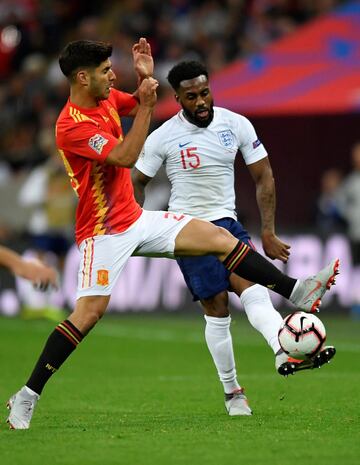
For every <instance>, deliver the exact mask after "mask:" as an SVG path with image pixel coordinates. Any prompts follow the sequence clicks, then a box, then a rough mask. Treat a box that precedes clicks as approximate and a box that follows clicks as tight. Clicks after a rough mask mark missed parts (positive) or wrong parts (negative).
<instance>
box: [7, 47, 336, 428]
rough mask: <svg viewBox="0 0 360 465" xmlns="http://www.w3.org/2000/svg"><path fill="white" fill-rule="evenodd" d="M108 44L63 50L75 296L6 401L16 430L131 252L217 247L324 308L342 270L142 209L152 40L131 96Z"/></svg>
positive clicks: (99, 309) (25, 423)
mask: <svg viewBox="0 0 360 465" xmlns="http://www.w3.org/2000/svg"><path fill="white" fill-rule="evenodd" d="M111 52H112V47H111V45H109V44H105V43H102V42H96V41H85V40H79V41H75V42H70V43H69V44H68V45H67V46H66V47H65V48H64V50H63V51H62V53H61V55H60V59H59V64H60V68H61V70H62V72H63V73H64V74H65V76H66V77H67V78H68V80H69V83H70V97H69V101H68V103H67V104H66V105H65V107H64V109H63V110H62V112H61V114H60V116H59V119H58V121H57V125H56V141H57V146H58V149H59V151H60V154H61V156H62V158H63V160H64V164H65V167H66V170H67V172H68V173H69V176H70V179H71V183H72V186H73V188H74V190H75V192H76V193H77V195H78V197H79V204H78V208H77V213H76V240H77V243H78V245H79V248H80V252H81V263H80V269H79V274H78V288H77V301H76V305H75V309H74V311H73V312H72V313H71V315H70V316H69V318H68V319H67V320H65V321H63V322H62V323H60V324H59V325H58V326H57V327H56V328H55V330H54V331H53V332H52V333H51V334H50V336H49V338H48V340H47V342H46V344H45V347H44V349H43V351H42V353H41V355H40V357H39V359H38V361H37V363H36V365H35V367H34V370H33V372H32V374H31V375H30V378H29V379H28V381H27V382H26V384H25V386H23V387H22V388H21V389H20V391H18V392H17V393H16V394H14V395H13V396H12V397H11V398H10V399H9V402H8V407H9V409H10V415H9V417H8V423H9V425H10V427H11V428H14V429H27V428H29V426H30V421H31V418H32V414H33V411H34V407H35V405H36V402H37V401H38V399H39V397H40V394H41V393H42V390H43V388H44V386H45V384H46V382H47V381H48V380H49V378H50V377H51V375H52V374H54V373H55V372H56V371H57V370H58V369H59V368H60V366H61V365H62V364H63V363H64V361H65V360H66V359H67V358H68V357H69V355H70V354H71V353H72V352H73V350H74V349H75V348H76V346H77V345H78V344H79V343H80V342H81V340H82V339H83V338H84V337H85V336H86V335H87V333H88V332H89V331H90V330H91V328H92V327H93V326H94V325H95V324H96V323H97V322H98V320H99V319H100V318H101V317H102V316H103V314H104V313H105V311H106V308H107V305H108V302H109V300H110V295H111V291H112V288H113V286H114V284H115V282H116V280H117V278H118V276H119V274H120V273H121V271H122V269H123V267H124V265H125V263H126V261H127V260H128V258H129V257H130V256H131V255H132V254H137V255H157V256H163V257H172V258H174V256H175V255H177V256H189V255H191V256H199V255H207V254H213V255H216V256H217V257H218V258H219V259H220V260H221V261H222V262H223V263H224V266H225V267H227V268H228V269H229V270H230V271H231V272H233V273H236V274H238V275H241V276H242V277H244V278H246V279H248V280H249V281H252V282H257V283H259V284H262V285H264V286H268V287H270V288H271V289H273V290H274V291H275V292H278V293H280V294H281V295H283V296H284V297H286V298H289V299H290V300H291V302H293V303H294V304H295V305H297V307H298V308H301V309H303V310H307V311H314V310H315V309H316V308H317V307H318V306H319V303H320V298H321V297H322V295H323V294H324V293H325V291H326V289H327V288H329V287H330V285H331V284H333V281H334V278H335V274H336V273H337V270H338V261H337V260H334V261H333V262H332V263H331V264H330V265H329V266H328V267H326V268H325V269H324V270H322V271H320V272H319V273H318V274H317V275H316V276H314V277H312V278H308V279H307V280H304V281H299V280H296V279H293V278H290V277H289V276H286V275H284V274H283V273H281V272H280V271H279V270H278V269H277V268H276V267H275V266H274V265H272V264H271V263H270V262H268V261H267V260H266V259H265V258H264V257H262V256H261V255H259V254H258V253H257V252H255V251H253V250H252V249H250V247H249V246H247V245H246V244H244V243H243V242H241V241H239V240H238V239H236V238H235V237H234V236H232V235H231V234H230V233H229V232H228V231H226V230H225V229H223V228H220V227H217V226H215V225H213V224H212V223H210V222H208V221H204V220H199V219H196V218H193V217H191V216H189V215H184V214H182V213H177V212H165V211H157V212H150V211H146V210H143V209H142V208H141V207H140V206H139V205H138V204H137V203H136V201H135V199H134V195H133V188H132V183H131V175H130V168H131V167H133V166H134V164H135V162H136V160H137V158H138V156H139V154H140V151H141V149H142V147H143V145H144V142H145V139H146V136H147V134H148V130H149V125H150V120H151V114H152V110H153V108H154V106H155V103H156V89H157V86H158V83H157V81H156V80H155V79H153V78H152V74H153V60H152V56H151V50H150V45H149V44H148V42H147V41H146V39H144V38H141V39H140V40H139V42H137V43H136V44H135V45H134V46H133V49H132V52H133V60H134V67H135V71H136V73H137V75H138V80H139V87H138V89H137V91H136V92H135V94H133V95H129V94H126V93H123V92H119V91H118V90H115V89H114V88H113V84H114V81H115V74H114V71H113V70H112V67H111V61H110V58H109V57H110V56H111ZM125 115H127V116H133V117H134V121H133V124H132V127H131V129H130V131H129V132H128V133H127V135H126V136H125V137H124V136H123V134H122V130H121V122H120V116H125ZM244 402H246V398H245V399H244ZM250 413H251V411H250Z"/></svg>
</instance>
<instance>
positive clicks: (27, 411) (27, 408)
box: [21, 400, 34, 418]
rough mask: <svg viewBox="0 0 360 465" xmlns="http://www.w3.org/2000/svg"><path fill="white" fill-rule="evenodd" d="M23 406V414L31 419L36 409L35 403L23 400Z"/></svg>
mask: <svg viewBox="0 0 360 465" xmlns="http://www.w3.org/2000/svg"><path fill="white" fill-rule="evenodd" d="M21 404H22V406H23V413H24V415H25V416H26V417H27V418H31V413H32V411H33V409H34V403H33V402H32V401H31V400H23V401H21Z"/></svg>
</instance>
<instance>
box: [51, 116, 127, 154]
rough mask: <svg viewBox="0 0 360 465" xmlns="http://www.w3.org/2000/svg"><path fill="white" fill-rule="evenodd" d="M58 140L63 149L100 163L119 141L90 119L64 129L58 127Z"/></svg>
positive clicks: (59, 146) (60, 147) (58, 144)
mask: <svg viewBox="0 0 360 465" xmlns="http://www.w3.org/2000/svg"><path fill="white" fill-rule="evenodd" d="M56 142H57V146H58V148H59V149H61V150H64V151H67V152H70V153H72V154H74V155H79V156H81V157H85V158H90V159H91V160H96V161H98V162H100V163H103V162H104V161H105V159H106V157H107V156H108V155H109V153H110V152H111V150H112V149H113V148H114V147H115V146H116V145H117V144H118V143H119V141H118V140H117V139H116V137H114V136H113V135H112V134H110V133H109V132H106V131H103V130H101V129H100V128H99V127H98V126H97V125H96V124H94V123H92V122H90V121H85V122H83V123H80V124H73V125H71V126H69V127H67V128H65V129H64V130H63V131H61V128H60V127H58V132H57V140H56Z"/></svg>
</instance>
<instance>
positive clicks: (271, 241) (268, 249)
mask: <svg viewBox="0 0 360 465" xmlns="http://www.w3.org/2000/svg"><path fill="white" fill-rule="evenodd" d="M261 240H262V246H263V249H264V252H265V254H266V256H267V257H269V258H272V259H273V260H275V259H278V260H281V261H282V262H283V263H287V261H288V258H289V255H290V247H291V246H290V245H289V244H286V243H285V242H283V241H281V240H280V239H279V238H278V237H277V236H276V235H275V234H274V233H272V232H266V231H264V232H263V233H262V234H261Z"/></svg>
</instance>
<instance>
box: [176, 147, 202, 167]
mask: <svg viewBox="0 0 360 465" xmlns="http://www.w3.org/2000/svg"><path fill="white" fill-rule="evenodd" d="M196 150H197V147H188V148H186V149H183V150H181V151H180V157H181V164H182V167H183V169H184V170H186V169H189V168H199V166H200V157H199V155H198V154H197V153H196Z"/></svg>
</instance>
